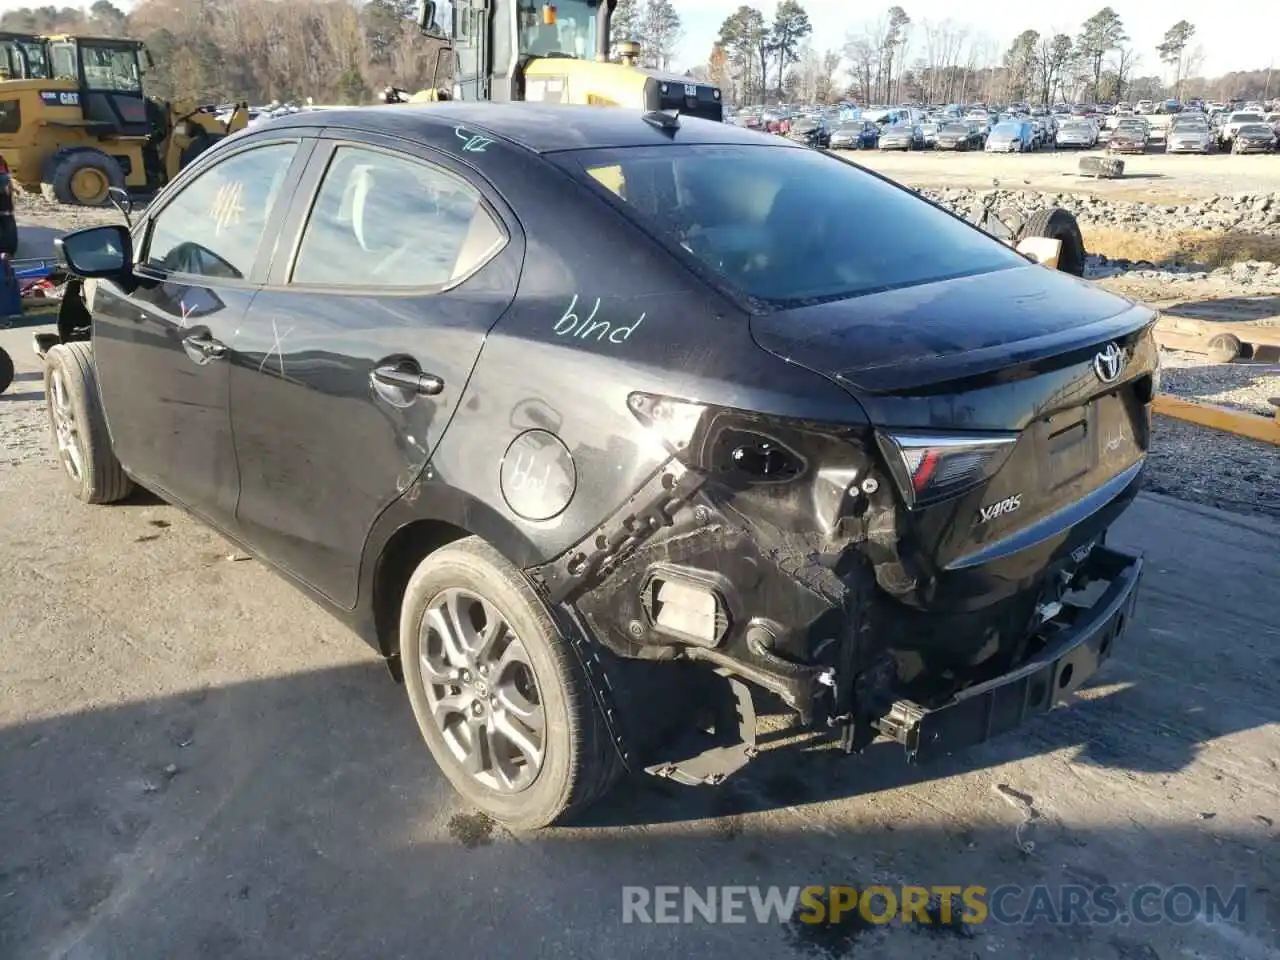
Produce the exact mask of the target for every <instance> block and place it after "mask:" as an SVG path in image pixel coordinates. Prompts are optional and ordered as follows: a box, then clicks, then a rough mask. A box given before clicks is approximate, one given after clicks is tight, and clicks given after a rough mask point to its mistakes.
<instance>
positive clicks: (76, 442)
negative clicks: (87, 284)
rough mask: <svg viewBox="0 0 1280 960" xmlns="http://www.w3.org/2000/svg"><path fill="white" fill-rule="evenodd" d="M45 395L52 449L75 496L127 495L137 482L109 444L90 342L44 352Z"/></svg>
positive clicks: (94, 499)
mask: <svg viewBox="0 0 1280 960" xmlns="http://www.w3.org/2000/svg"><path fill="white" fill-rule="evenodd" d="M44 395H45V403H46V405H47V406H48V409H49V427H50V430H51V431H52V433H53V444H54V453H55V454H56V455H57V457H58V460H59V462H60V463H61V464H62V468H63V472H64V473H66V475H67V477H68V479H69V480H70V481H71V485H72V492H73V493H74V494H75V496H76V498H77V499H79V500H83V501H84V502H85V503H114V502H116V501H117V500H123V499H124V498H125V497H127V496H128V495H129V494H130V492H132V490H133V481H132V480H130V479H129V477H128V476H126V475H125V472H124V469H123V468H122V467H121V466H120V461H119V460H117V459H116V455H115V452H114V451H113V450H112V449H111V436H110V434H109V433H108V432H107V421H106V418H105V417H104V416H103V414H102V406H101V404H100V403H99V401H98V380H97V377H96V375H95V374H94V370H93V348H92V346H91V345H90V344H88V343H85V342H83V341H80V342H76V343H61V344H58V345H57V346H56V347H54V348H53V349H52V350H50V351H49V352H48V354H46V355H45V366H44Z"/></svg>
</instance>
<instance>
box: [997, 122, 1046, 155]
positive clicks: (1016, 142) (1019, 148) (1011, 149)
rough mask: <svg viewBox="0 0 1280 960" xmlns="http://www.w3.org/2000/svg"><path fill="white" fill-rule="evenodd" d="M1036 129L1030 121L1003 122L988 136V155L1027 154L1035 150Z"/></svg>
mask: <svg viewBox="0 0 1280 960" xmlns="http://www.w3.org/2000/svg"><path fill="white" fill-rule="evenodd" d="M1035 142H1036V138H1035V128H1034V127H1033V126H1032V125H1031V121H1030V120H1001V121H1000V122H999V123H997V124H996V125H995V126H994V127H992V128H991V133H989V134H988V135H987V146H986V151H987V153H1026V152H1028V151H1030V150H1034V149H1035Z"/></svg>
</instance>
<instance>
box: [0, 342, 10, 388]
mask: <svg viewBox="0 0 1280 960" xmlns="http://www.w3.org/2000/svg"><path fill="white" fill-rule="evenodd" d="M11 383H13V357H11V356H9V352H8V351H7V350H5V349H4V348H2V347H0V393H4V392H5V391H6V390H8V389H9V384H11Z"/></svg>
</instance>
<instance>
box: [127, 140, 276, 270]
mask: <svg viewBox="0 0 1280 960" xmlns="http://www.w3.org/2000/svg"><path fill="white" fill-rule="evenodd" d="M297 149H298V145H297V144H296V143H275V144H270V145H268V146H263V147H257V148H255V149H252V150H246V151H244V152H243V153H237V154H235V155H233V156H230V157H228V158H227V159H225V160H223V161H222V162H221V163H218V164H216V165H215V166H213V167H210V168H209V169H208V170H206V171H204V172H203V173H201V174H199V175H198V176H197V177H196V178H195V179H194V180H192V181H191V182H190V183H188V184H186V185H185V186H184V187H182V189H181V191H180V192H179V193H178V195H177V196H176V197H175V198H174V199H173V200H172V201H171V202H170V203H169V204H167V205H166V206H165V208H164V209H163V210H161V211H160V213H159V215H158V216H157V217H156V219H155V221H154V223H153V224H152V226H151V239H150V242H149V243H148V244H147V253H146V257H145V259H144V260H143V263H144V264H145V265H146V266H148V267H151V268H153V269H156V270H162V271H164V272H166V273H183V274H191V275H194V276H200V277H216V278H219V279H223V280H244V279H246V278H248V276H249V275H250V273H251V272H252V270H253V263H254V260H255V259H257V256H258V247H259V246H260V245H261V243H262V236H263V234H264V233H265V232H266V228H267V218H268V216H269V215H270V213H271V208H272V207H273V206H274V205H275V202H276V200H277V198H278V197H279V195H280V188H281V187H282V186H284V181H285V177H286V176H287V174H288V172H289V164H290V163H291V162H292V160H293V156H294V154H295V153H296V152H297Z"/></svg>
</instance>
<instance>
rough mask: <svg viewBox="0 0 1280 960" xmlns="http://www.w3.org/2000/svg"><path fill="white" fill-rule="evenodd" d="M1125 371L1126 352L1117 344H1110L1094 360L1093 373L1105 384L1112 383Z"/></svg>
mask: <svg viewBox="0 0 1280 960" xmlns="http://www.w3.org/2000/svg"><path fill="white" fill-rule="evenodd" d="M1123 369H1124V352H1123V351H1121V349H1120V347H1119V346H1118V345H1117V344H1115V343H1108V344H1107V345H1106V346H1105V347H1103V349H1102V351H1101V352H1100V353H1099V354H1098V355H1097V356H1096V357H1094V358H1093V372H1094V373H1096V374H1097V375H1098V379H1099V380H1101V381H1102V382H1103V383H1112V382H1114V381H1115V379H1116V378H1117V377H1118V376H1120V371H1121V370H1123Z"/></svg>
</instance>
